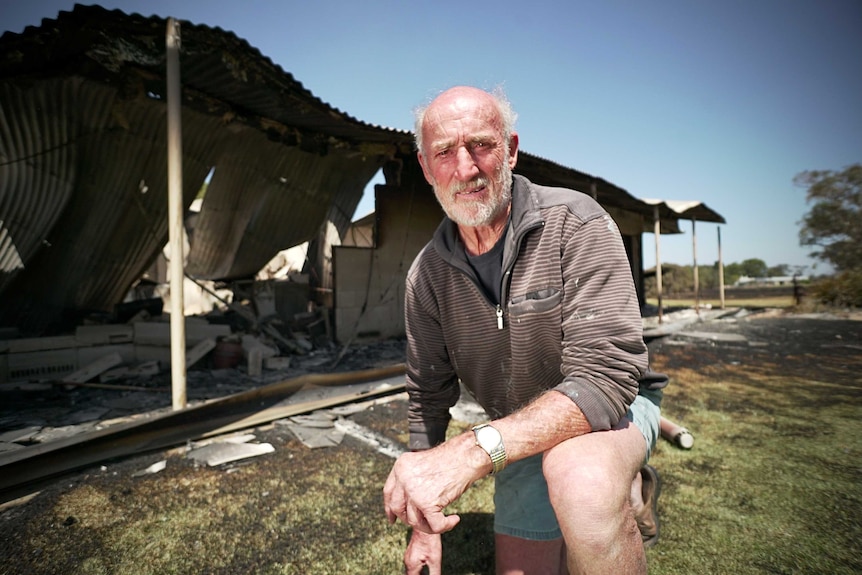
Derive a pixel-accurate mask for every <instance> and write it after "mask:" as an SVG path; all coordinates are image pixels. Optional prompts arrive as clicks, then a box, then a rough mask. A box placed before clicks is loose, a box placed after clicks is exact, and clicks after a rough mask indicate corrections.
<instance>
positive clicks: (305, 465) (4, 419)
mask: <svg viewBox="0 0 862 575" xmlns="http://www.w3.org/2000/svg"><path fill="white" fill-rule="evenodd" d="M859 319H860V318H859V315H858V313H857V314H856V315H855V316H853V317H851V316H848V315H847V314H843V315H829V314H817V315H814V314H812V315H793V314H785V313H783V312H780V311H775V310H765V311H764V310H761V311H754V312H747V311H745V310H742V312H740V313H727V314H724V315H722V314H719V313H713V314H710V316H709V319H708V320H706V321H697V320H696V319H692V317H691V316H690V315H687V314H682V315H681V316H675V315H674V314H669V315H668V316H667V320H666V321H667V323H666V324H665V326H664V327H665V328H667V329H666V332H667V333H666V334H665V335H662V336H658V337H653V338H648V343H649V347H650V350H651V354H652V358H653V363H654V365H655V367H657V368H658V369H659V370H660V371H665V372H667V373H669V374H671V377H672V385H673V381H674V379H684V378H685V377H686V374H688V373H697V374H699V375H700V376H701V377H706V378H708V377H709V375H710V373H712V372H714V371H716V370H718V369H720V368H721V367H722V366H738V367H740V368H743V369H745V370H747V371H748V372H750V373H751V374H752V381H754V379H755V376H756V375H757V374H758V373H765V372H770V373H776V372H777V373H787V374H788V375H792V377H795V378H805V377H807V376H812V377H813V376H815V374H816V376H817V377H818V378H819V379H823V377H824V372H826V373H827V374H829V376H830V377H831V381H832V382H833V383H834V384H835V385H836V386H841V387H842V388H843V389H844V391H843V392H842V393H841V394H835V395H828V394H824V395H822V396H821V397H820V399H819V401H822V402H824V404H828V403H834V402H836V401H847V400H848V399H849V400H850V401H853V402H855V403H856V404H858V403H859V400H860V399H862V397H860V396H862V391H860V385H859V384H860V383H862V376H860V375H859V373H860V369H859V368H862V321H859ZM403 348H404V342H403V341H402V340H392V341H386V342H379V343H374V344H366V345H354V346H351V347H349V348H348V349H347V350H346V351H344V350H341V349H337V348H331V349H329V350H325V351H320V352H317V353H316V354H314V355H313V356H309V357H306V358H304V359H303V360H302V361H296V362H294V367H292V368H291V369H289V370H285V371H283V372H279V373H268V374H266V377H265V381H261V380H260V379H254V378H249V377H248V376H247V375H246V374H245V373H244V372H243V371H242V370H227V373H225V370H219V371H218V372H216V371H211V370H199V371H195V372H190V373H189V382H188V388H189V400H190V403H194V402H195V401H199V400H203V399H208V398H213V397H222V396H224V395H227V394H229V393H235V392H238V391H243V390H246V389H251V388H253V387H255V386H259V385H261V384H262V383H270V382H273V381H277V380H280V379H287V378H291V377H295V376H297V375H300V374H302V373H325V372H328V371H331V370H332V366H333V364H334V363H335V362H336V360H337V366H336V368H335V370H336V371H352V370H359V369H366V368H370V367H381V366H387V365H392V364H395V363H400V362H402V361H403V359H404V358H403ZM169 377H170V376H169V374H163V375H160V376H157V377H153V378H149V379H147V380H140V381H136V382H125V383H134V385H135V386H138V387H151V388H153V389H154V390H155V389H158V388H165V387H169V385H170V381H169ZM4 387H6V388H8V389H3V390H2V391H0V433H4V432H6V431H9V430H13V429H20V428H25V427H31V426H32V427H40V428H42V429H46V428H64V427H66V426H84V427H85V428H86V427H87V426H93V427H95V425H97V423H98V421H99V420H104V419H111V418H116V417H122V416H129V415H134V414H136V413H137V414H140V413H161V412H164V411H166V410H169V409H170V393H169V392H168V393H165V392H164V391H152V392H149V391H126V392H118V391H108V390H102V389H84V388H72V389H64V388H62V387H56V386H52V387H49V388H47V389H46V388H45V387H44V386H42V387H40V386H35V387H32V386H31V387H27V386H24V387H23V388H21V389H15V386H4ZM790 400H791V401H792V400H793V398H790ZM714 401H716V402H720V401H723V399H722V398H721V397H720V396H719V397H716V399H714ZM799 401H800V402H803V401H804V402H806V403H807V404H809V405H810V401H811V399H810V396H806V397H805V398H799ZM668 407H669V408H670V409H668V410H666V411H669V412H670V413H672V414H673V417H674V419H676V418H681V419H683V420H684V419H685V414H686V412H687V410H688V409H689V407H690V406H688V405H687V404H686V400H685V397H684V396H679V395H675V396H674V404H673V405H672V406H668ZM717 407H720V408H727V406H725V405H721V406H718V405H717ZM761 407H762V408H764V409H768V408H769V407H768V406H766V405H764V406H761ZM738 408H739V409H750V408H751V406H750V404H746V405H740V406H738ZM88 414H89V415H88ZM94 415H95V419H92V420H88V419H87V418H88V417H92V416H94ZM405 417H406V401H405V399H404V397H403V395H396V396H393V397H392V398H389V399H388V400H385V401H380V402H378V403H376V404H374V405H371V406H369V407H367V408H366V409H364V410H362V411H359V412H358V413H354V414H352V415H350V416H349V418H350V419H351V420H353V421H354V422H356V423H358V424H360V425H362V426H365V427H367V428H369V429H371V430H373V431H374V432H376V433H378V434H381V435H383V436H386V437H388V438H389V439H391V440H392V441H394V442H397V443H400V444H402V445H403V444H404V443H405V441H406V421H405ZM456 424H457V425H458V426H460V427H462V428H464V427H466V426H467V425H468V422H456ZM255 434H256V435H257V438H258V440H259V441H266V442H270V443H271V444H272V445H273V446H274V447H275V449H276V453H275V454H273V455H272V456H264V457H259V458H254V459H249V460H245V461H241V462H237V463H233V464H227V465H225V466H222V467H221V468H205V469H203V470H202V469H201V468H200V466H199V465H197V464H195V463H194V462H191V461H189V460H183V459H177V458H174V459H171V462H172V463H171V466H170V467H169V468H168V469H166V470H165V471H163V472H161V475H162V476H163V482H167V484H169V485H173V486H174V487H172V488H171V489H169V490H168V489H165V487H164V483H162V484H161V485H162V487H161V488H160V487H158V485H159V484H158V483H153V482H151V483H144V482H142V481H141V480H140V478H139V477H135V474H136V473H137V472H139V471H141V470H143V469H145V468H146V467H147V466H149V465H150V464H152V463H154V462H156V461H159V460H161V459H164V457H165V451H164V450H162V451H158V452H152V453H142V454H138V455H135V456H129V457H124V458H119V459H114V460H109V461H105V462H102V463H100V464H97V465H92V466H89V467H86V468H84V469H81V470H78V471H75V472H72V473H67V474H65V475H63V476H61V477H57V478H53V479H51V480H50V481H48V482H46V483H45V484H43V485H40V486H39V487H40V491H39V493H38V495H36V496H35V497H33V498H32V499H30V500H28V501H27V502H24V503H20V504H17V505H9V504H6V505H4V507H3V509H2V511H0V573H3V574H5V573H8V574H12V573H65V572H74V571H75V570H76V567H77V566H78V565H79V564H80V560H81V557H92V556H93V555H94V554H95V555H100V554H101V555H104V556H105V557H106V558H105V559H104V561H105V562H106V564H108V565H115V566H116V565H118V564H119V559H116V560H115V559H111V558H110V554H111V553H112V551H111V549H110V546H109V545H108V544H107V543H106V542H100V541H94V540H92V539H88V538H86V537H83V538H82V537H80V536H77V535H75V529H76V528H77V527H80V521H81V519H80V516H79V514H76V513H75V512H70V513H69V515H68V516H64V517H59V516H57V511H56V509H55V506H56V504H57V502H58V501H60V500H62V499H63V498H64V497H65V496H66V495H68V494H70V493H71V492H72V491H73V490H76V489H80V488H82V487H86V486H93V487H94V488H95V487H98V488H99V489H104V490H105V491H106V492H108V493H111V494H112V495H111V500H110V505H112V506H114V507H116V508H117V509H122V510H123V519H124V520H125V519H129V520H133V519H134V518H135V517H136V516H137V515H141V514H143V513H144V509H143V508H145V507H146V505H145V504H142V503H140V501H141V498H143V499H144V500H146V499H147V498H152V499H153V500H154V501H155V500H156V498H165V497H167V498H170V497H189V496H191V495H190V493H187V492H184V491H183V490H182V489H181V488H178V487H176V486H177V485H184V484H185V483H184V482H188V480H187V479H186V478H187V477H188V476H189V475H190V474H197V475H201V474H202V473H203V474H212V475H213V477H215V474H220V475H221V479H219V487H218V489H216V490H215V491H214V492H213V493H209V494H207V495H206V496H205V502H206V504H207V505H208V506H219V505H220V504H221V503H220V502H221V501H222V500H224V499H228V498H231V497H234V496H237V495H238V494H243V493H246V492H247V491H248V487H249V486H248V483H247V479H244V474H246V473H248V472H249V470H251V469H255V470H256V471H255V473H256V474H258V475H259V476H267V477H268V476H269V475H267V473H272V474H273V476H274V477H279V476H283V477H289V478H290V481H289V482H288V484H287V485H281V486H280V489H284V490H286V491H289V492H290V494H292V496H293V497H312V496H313V494H314V493H316V490H317V489H319V485H318V484H317V479H316V478H315V477H314V476H313V474H312V473H309V474H308V475H307V476H306V475H304V473H302V472H298V471H297V470H310V469H315V468H318V467H321V466H325V465H330V464H331V463H332V461H333V459H334V460H335V461H336V462H338V461H341V460H343V465H345V466H348V467H350V468H351V469H358V468H359V467H361V469H358V471H357V472H356V475H357V476H360V477H361V476H362V475H363V474H366V475H368V476H370V477H383V478H385V473H386V470H387V469H388V467H389V466H391V459H389V458H387V457H383V456H379V454H373V450H372V449H371V448H370V447H369V446H368V445H366V444H363V443H361V442H359V441H357V440H355V439H353V438H351V437H347V438H345V440H344V442H343V443H342V444H341V445H340V446H338V447H336V448H332V449H330V448H326V449H308V448H307V447H305V446H304V445H303V444H302V443H300V442H299V441H298V440H297V438H296V437H295V436H293V435H292V434H291V433H290V432H289V431H288V430H287V429H286V428H284V427H278V426H271V425H270V426H264V427H262V428H259V429H258V430H256V431H255ZM324 460H328V461H329V463H327V464H324V463H322V462H323V461H324ZM337 465H342V463H337ZM230 472H233V473H231V475H225V473H230ZM354 479H355V480H357V481H358V477H357V478H352V476H348V477H345V478H342V479H339V485H340V486H342V487H345V489H346V491H344V492H341V491H339V492H338V494H337V495H334V494H333V493H329V494H326V493H323V494H322V497H324V500H325V498H326V497H329V498H330V499H332V498H333V497H334V498H338V499H340V500H341V501H340V505H345V506H347V507H349V508H350V509H351V510H352V512H353V513H359V514H361V515H364V516H373V517H374V518H376V519H375V521H377V522H380V516H381V508H380V493H379V489H373V490H368V489H365V490H362V489H355V487H356V485H354V484H353V483H352V482H353V481H354ZM213 481H215V479H213ZM351 487H353V488H351ZM378 487H379V486H378ZM347 488H351V489H347ZM266 493H268V492H266ZM195 496H201V495H200V493H197V495H195ZM260 497H262V496H260ZM343 498H348V499H349V501H343ZM7 499H8V498H7ZM158 505H160V506H161V505H165V506H169V505H170V503H167V502H163V501H161V500H160V503H158ZM245 505H247V506H248V505H253V506H255V510H256V513H258V514H260V515H262V516H266V514H267V513H268V512H272V513H273V514H275V515H276V519H279V520H283V519H285V517H283V513H284V512H283V511H279V508H277V507H278V506H276V505H275V504H274V503H271V504H269V505H271V508H268V507H267V505H268V504H267V503H266V501H262V500H260V498H259V499H258V500H257V501H255V502H248V503H246V504H245ZM142 506H143V508H142ZM79 512H80V514H81V515H85V514H86V513H87V510H79ZM279 513H282V516H279V515H278V514H279ZM64 514H65V513H64ZM231 517H237V518H239V517H240V514H238V513H233V512H231V513H228V512H225V513H224V514H222V515H220V516H219V525H218V528H219V530H220V531H225V532H231V529H232V528H231V526H230V525H229V524H228V523H226V522H229V521H230V520H231ZM117 521H119V519H118V520H117ZM306 521H307V523H303V524H302V526H301V528H298V529H297V531H296V533H295V537H294V538H293V539H290V540H286V539H284V538H282V539H281V540H279V541H272V543H271V548H272V552H273V553H276V554H281V555H282V556H284V557H285V558H286V559H285V560H286V561H288V562H289V558H290V557H294V558H296V557H298V556H299V555H297V554H298V553H299V551H297V549H301V548H303V547H304V546H305V545H306V544H307V545H312V546H313V543H312V540H314V539H315V538H319V537H320V536H321V530H324V531H326V532H327V533H329V532H332V530H333V529H336V532H338V533H339V537H340V538H341V542H342V543H343V544H344V545H347V546H349V545H356V544H362V542H363V541H364V539H363V538H364V537H367V536H368V534H367V533H365V532H363V529H364V530H366V531H367V530H368V529H369V527H368V526H367V525H366V524H363V525H356V526H355V527H352V528H351V527H345V526H343V525H340V524H339V525H335V526H333V525H331V524H326V525H321V524H319V523H315V522H314V521H313V520H312V519H307V520H306ZM463 521H464V524H465V525H472V526H473V527H474V529H462V530H461V531H460V532H461V533H462V534H469V533H474V534H475V533H489V531H490V522H491V518H490V515H489V514H482V513H476V514H469V513H468V514H465V515H464V519H463ZM383 523H385V522H383ZM256 528H257V527H256ZM259 528H260V529H263V527H262V526H261V527H259ZM240 530H249V531H255V529H252V528H249V527H248V526H242V527H240ZM251 535H252V534H248V535H247V536H248V537H251ZM377 536H378V537H381V536H383V535H380V534H378V535H377ZM466 536H467V537H468V538H469V537H470V536H469V535H466ZM472 537H473V541H472V544H473V545H475V544H476V539H477V538H479V539H481V538H482V537H485V540H483V541H480V543H481V545H479V549H482V550H483V552H482V553H479V554H475V553H473V556H472V557H470V558H468V559H467V560H469V561H472V562H473V566H472V567H470V566H464V567H459V568H458V569H450V570H446V571H444V572H461V573H468V572H483V571H482V567H481V565H487V564H488V561H490V553H491V551H490V547H489V545H490V539H489V537H490V536H489V535H473V536H472ZM198 543H200V542H198ZM200 544H201V545H203V547H204V548H205V549H206V548H207V547H206V546H207V545H208V542H207V541H204V542H203V543H200ZM234 544H235V543H234ZM54 546H59V547H62V549H63V550H64V551H63V553H61V554H57V553H56V552H52V553H50V554H51V557H50V558H49V557H47V555H48V554H49V552H48V550H50V549H55V548H56V547H54ZM240 547H241V545H240ZM240 555H241V554H240ZM295 560H296V561H299V559H295ZM214 561H215V560H214ZM226 561H227V560H226ZM255 561H256V559H255V558H253V557H242V556H238V557H234V558H231V559H230V560H229V561H227V563H226V565H227V566H226V567H221V568H213V569H211V570H210V571H209V572H212V573H232V572H249V573H252V572H257V571H256V569H255V566H256V563H255ZM213 564H222V563H218V562H214V563H213ZM477 565H478V567H477ZM471 569H472V570H471ZM103 571H104V572H121V571H117V570H112V569H105V570H103ZM93 572H96V571H93ZM177 572H189V571H182V570H178V571H177ZM381 572H387V571H385V570H384V571H381Z"/></svg>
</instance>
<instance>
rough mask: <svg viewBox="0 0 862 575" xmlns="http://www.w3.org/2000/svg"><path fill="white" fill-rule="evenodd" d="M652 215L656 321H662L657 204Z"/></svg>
mask: <svg viewBox="0 0 862 575" xmlns="http://www.w3.org/2000/svg"><path fill="white" fill-rule="evenodd" d="M653 217H654V218H655V224H654V228H653V233H655V289H656V292H657V293H658V322H659V323H662V294H661V249H660V247H659V243H660V242H659V238H660V237H661V219H660V218H659V214H658V205H656V206H655V207H653Z"/></svg>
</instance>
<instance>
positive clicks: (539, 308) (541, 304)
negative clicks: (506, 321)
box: [509, 287, 563, 321]
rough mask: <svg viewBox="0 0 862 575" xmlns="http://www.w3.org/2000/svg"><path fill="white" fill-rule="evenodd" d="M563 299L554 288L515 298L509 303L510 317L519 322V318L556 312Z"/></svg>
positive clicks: (560, 293)
mask: <svg viewBox="0 0 862 575" xmlns="http://www.w3.org/2000/svg"><path fill="white" fill-rule="evenodd" d="M562 297H563V296H562V292H561V291H560V290H559V289H557V288H553V287H549V288H544V289H540V290H536V291H531V292H528V293H526V294H523V295H519V296H515V297H513V298H512V299H511V301H510V302H509V317H510V318H511V320H512V321H517V319H518V318H525V317H526V316H529V315H533V314H544V313H546V312H549V311H552V310H555V309H557V308H558V307H559V306H560V302H561V301H562Z"/></svg>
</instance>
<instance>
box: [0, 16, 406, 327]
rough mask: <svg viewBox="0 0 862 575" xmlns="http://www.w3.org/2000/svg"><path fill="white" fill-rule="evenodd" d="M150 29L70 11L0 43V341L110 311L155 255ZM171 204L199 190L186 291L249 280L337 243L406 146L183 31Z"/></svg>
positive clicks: (160, 71) (220, 38)
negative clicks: (178, 152)
mask: <svg viewBox="0 0 862 575" xmlns="http://www.w3.org/2000/svg"><path fill="white" fill-rule="evenodd" d="M165 27H166V23H165V21H164V20H161V19H159V18H143V17H141V16H137V15H132V16H128V15H125V14H123V13H121V12H118V11H113V12H108V11H106V10H103V9H101V8H98V7H83V6H76V8H75V10H74V11H73V12H71V13H61V14H60V16H59V17H58V19H57V20H55V21H44V22H43V26H42V27H40V28H28V29H27V30H25V32H24V33H23V34H20V35H17V34H5V35H4V36H3V37H2V38H0V54H2V56H0V120H2V122H0V295H2V297H0V324H2V325H15V326H17V327H19V329H21V330H22V331H24V332H25V333H46V332H47V333H50V332H52V331H59V330H61V329H63V328H64V327H65V326H67V325H68V324H69V323H74V322H75V321H77V320H78V319H79V317H78V316H80V315H81V314H84V313H90V312H109V311H110V310H111V309H112V307H113V305H114V304H115V303H117V302H119V301H122V299H123V297H124V295H125V294H126V293H127V291H128V289H129V288H130V286H131V285H133V284H134V282H135V281H136V280H137V279H138V278H139V277H140V276H141V274H142V273H143V271H144V270H145V269H146V268H147V267H148V266H149V265H150V263H151V262H152V261H153V260H154V258H155V257H156V256H157V255H158V253H159V252H160V250H161V249H162V247H163V246H164V245H165V243H166V241H167V192H166V177H167V173H166V165H167V161H166V153H167V152H166V137H165V134H166V117H165V114H166V108H165V101H164V99H163V94H164V93H165V79H164V77H165V74H164V52H165V49H164V33H165ZM182 45H183V52H182V57H181V67H182V70H181V78H182V82H183V90H184V91H183V97H184V107H183V189H184V201H185V205H186V206H188V205H189V204H190V203H191V201H192V199H193V198H194V196H195V194H196V193H197V191H198V190H199V189H200V187H201V185H202V183H203V182H204V178H205V177H206V175H207V174H208V173H209V171H210V169H211V168H212V167H215V169H216V170H215V174H216V175H215V177H214V179H213V181H212V182H211V184H210V189H209V193H208V194H207V197H206V198H205V201H204V202H203V207H202V211H201V213H200V214H199V215H198V217H197V228H196V230H195V232H194V233H193V235H192V237H191V251H190V253H189V254H188V269H189V271H190V272H191V273H193V274H194V275H196V276H197V277H202V278H207V279H232V278H240V277H250V276H252V275H253V274H254V273H256V272H257V271H258V270H259V269H260V268H261V267H263V265H264V264H265V263H266V262H267V261H269V260H270V259H271V258H272V256H273V255H274V254H275V253H277V252H278V251H279V250H281V249H285V248H288V247H290V246H292V245H295V244H297V243H301V242H302V241H305V240H308V239H310V238H311V237H313V236H314V235H315V233H316V232H317V231H318V230H319V229H320V228H321V226H322V225H323V223H324V221H325V220H326V218H327V216H329V215H334V216H337V217H336V221H337V222H338V225H339V226H340V227H341V228H346V227H347V225H348V224H349V218H350V215H351V214H352V211H353V209H355V206H356V205H357V204H358V202H359V200H360V198H361V196H362V193H363V190H364V187H365V185H366V184H367V182H368V181H369V180H370V179H371V178H372V177H373V175H374V173H375V172H376V171H377V169H378V168H379V166H380V165H381V162H382V161H383V159H385V158H386V157H387V156H391V155H392V154H393V153H394V152H395V151H396V150H397V149H398V147H399V146H406V147H409V141H410V135H409V133H407V132H398V131H394V130H385V129H381V128H377V127H374V126H370V125H367V124H363V123H361V122H359V121H357V120H355V119H353V118H350V117H349V116H347V115H346V114H343V113H341V112H340V111H338V110H336V109H334V108H331V107H329V106H328V105H326V104H324V103H323V102H322V101H320V100H319V99H318V98H316V97H314V96H313V95H312V94H311V93H310V92H308V91H307V90H305V89H304V88H303V87H302V85H301V84H299V83H298V82H296V81H295V80H294V79H293V78H292V77H291V76H290V75H289V74H287V73H285V72H284V71H283V70H281V69H280V68H278V67H277V66H275V65H273V64H272V62H271V61H269V60H268V59H266V58H264V57H263V56H261V55H260V53H259V52H258V51H257V50H255V49H253V48H251V47H250V46H249V45H248V44H247V43H246V42H245V41H243V40H240V39H238V38H236V36H234V35H233V34H231V33H228V32H224V31H221V30H218V29H211V28H207V27H204V26H192V25H184V26H183V28H182Z"/></svg>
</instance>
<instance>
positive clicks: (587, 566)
mask: <svg viewBox="0 0 862 575" xmlns="http://www.w3.org/2000/svg"><path fill="white" fill-rule="evenodd" d="M645 453H646V444H645V442H644V438H643V435H642V434H641V432H640V430H638V428H637V427H635V426H634V425H633V424H632V423H631V422H629V421H628V420H625V419H624V420H623V423H622V424H621V426H620V427H618V428H616V429H613V430H611V431H600V432H595V433H589V434H587V435H583V436H580V437H575V438H573V439H569V440H567V441H564V442H563V443H560V444H559V445H557V446H556V447H554V448H552V449H550V450H549V451H548V452H546V453H545V457H544V461H543V471H544V474H545V478H546V479H547V481H548V493H549V495H550V498H551V504H552V505H553V507H554V511H555V513H556V515H557V520H558V521H559V523H560V528H561V529H562V531H563V538H564V539H565V545H566V549H567V560H568V568H569V572H570V573H571V574H572V575H575V574H578V573H590V574H605V573H607V574H618V573H627V574H628V573H631V574H636V573H646V555H645V553H644V548H643V542H642V540H641V535H640V532H639V531H638V528H637V524H636V523H635V519H634V515H633V513H632V507H631V502H630V498H631V495H632V481H633V480H634V478H635V475H636V474H637V473H638V471H639V470H640V468H641V466H642V464H643V461H644V455H645Z"/></svg>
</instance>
